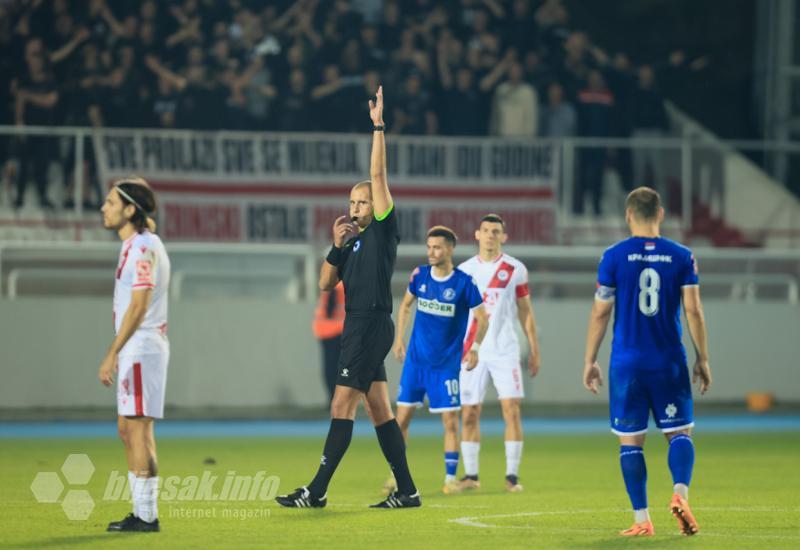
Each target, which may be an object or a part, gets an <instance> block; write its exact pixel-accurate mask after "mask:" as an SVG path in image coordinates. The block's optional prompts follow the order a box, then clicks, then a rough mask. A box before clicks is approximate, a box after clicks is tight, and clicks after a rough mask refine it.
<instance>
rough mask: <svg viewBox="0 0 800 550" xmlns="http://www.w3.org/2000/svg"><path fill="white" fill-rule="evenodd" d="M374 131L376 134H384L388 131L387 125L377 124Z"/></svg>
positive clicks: (373, 128)
mask: <svg viewBox="0 0 800 550" xmlns="http://www.w3.org/2000/svg"><path fill="white" fill-rule="evenodd" d="M372 130H373V131H375V132H383V131H384V130H386V125H385V124H375V125H374V126H373V127H372Z"/></svg>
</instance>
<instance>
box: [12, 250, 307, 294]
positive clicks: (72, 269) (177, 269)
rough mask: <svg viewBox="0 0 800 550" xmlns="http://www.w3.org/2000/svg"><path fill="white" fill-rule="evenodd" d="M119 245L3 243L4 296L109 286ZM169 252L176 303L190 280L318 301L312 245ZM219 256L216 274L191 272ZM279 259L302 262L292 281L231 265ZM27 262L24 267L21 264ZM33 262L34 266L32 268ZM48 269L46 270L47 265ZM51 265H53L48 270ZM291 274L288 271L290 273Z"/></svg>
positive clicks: (273, 272)
mask: <svg viewBox="0 0 800 550" xmlns="http://www.w3.org/2000/svg"><path fill="white" fill-rule="evenodd" d="M119 247H120V245H119V244H118V243H115V242H108V243H98V242H0V283H2V282H4V283H5V284H4V285H3V284H0V290H2V292H0V297H2V296H5V297H7V298H9V299H12V300H13V299H16V298H18V297H19V296H20V295H21V292H20V286H21V284H22V283H23V282H30V281H39V282H42V283H44V284H47V283H48V282H55V281H61V282H76V283H77V282H81V283H82V284H85V283H87V282H92V281H95V282H97V283H98V284H103V283H108V282H109V281H110V279H109V277H110V273H111V270H112V269H113V266H114V265H115V262H116V260H117V257H118V254H119ZM167 252H168V253H169V254H170V258H171V261H172V264H173V273H172V277H171V282H170V286H171V288H170V290H171V293H172V297H173V299H181V298H182V296H183V294H184V287H185V285H186V281H187V280H197V281H234V282H243V283H253V282H254V281H255V282H257V281H263V282H264V283H266V284H272V285H278V284H282V285H283V286H284V287H285V289H286V294H285V297H286V298H287V299H289V300H292V301H296V300H308V299H312V300H313V299H316V295H317V281H318V269H319V264H320V262H321V259H320V256H319V253H318V252H317V250H316V249H315V248H314V247H313V246H311V245H288V244H264V245H259V244H242V243H230V244H215V243H167ZM208 255H213V256H219V263H220V265H219V267H215V268H213V269H208V268H203V267H199V268H198V267H192V266H186V265H182V264H186V263H191V262H187V260H191V259H192V258H193V257H194V258H197V257H201V256H202V257H207V256H208ZM237 257H238V258H248V257H249V258H258V257H262V258H266V257H275V261H276V262H297V263H299V264H300V265H299V269H298V268H297V267H298V266H295V269H291V270H289V271H290V276H289V278H288V279H287V278H286V276H285V274H283V273H278V272H277V271H276V270H265V269H262V268H259V267H251V268H242V269H236V268H231V267H229V266H228V265H227V264H228V263H229V262H230V261H231V259H234V258H237ZM87 262H95V263H98V264H100V263H102V264H103V266H107V267H103V266H98V267H96V268H94V267H88V268H87V267H85V264H86V263H87ZM19 263H22V264H23V266H22V267H20V266H18V265H16V264H19ZM31 263H34V264H35V265H36V266H35V267H30V266H28V265H27V264H31ZM43 264H44V265H43ZM46 264H50V266H49V267H48V266H47V265H46ZM286 271H287V270H285V269H284V270H283V272H284V273H285V272H286Z"/></svg>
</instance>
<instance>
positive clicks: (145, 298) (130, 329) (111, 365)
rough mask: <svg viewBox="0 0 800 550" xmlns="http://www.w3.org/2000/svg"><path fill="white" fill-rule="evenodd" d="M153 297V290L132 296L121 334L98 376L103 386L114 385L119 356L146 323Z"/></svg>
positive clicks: (120, 329) (102, 364) (148, 289)
mask: <svg viewBox="0 0 800 550" xmlns="http://www.w3.org/2000/svg"><path fill="white" fill-rule="evenodd" d="M152 297H153V289H151V288H146V289H142V290H135V291H134V292H133V293H132V294H131V303H130V305H129V306H128V309H127V311H125V316H124V317H123V318H122V325H121V326H120V327H119V332H118V333H117V336H116V337H115V338H114V341H113V342H112V343H111V347H109V348H108V352H106V356H105V357H104V358H103V362H102V363H100V371H99V372H98V374H97V376H98V378H99V379H100V382H102V383H103V385H105V386H110V385H111V384H113V383H114V373H115V372H116V370H117V354H119V352H120V351H121V350H122V348H123V347H125V344H126V343H127V342H128V340H129V339H130V337H131V336H133V333H134V332H136V331H137V330H138V329H139V326H140V325H141V324H142V321H144V317H145V314H146V313H147V307H148V306H149V305H150V300H151V298H152Z"/></svg>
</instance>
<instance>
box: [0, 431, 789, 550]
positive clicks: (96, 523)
mask: <svg viewBox="0 0 800 550" xmlns="http://www.w3.org/2000/svg"><path fill="white" fill-rule="evenodd" d="M412 430H413V428H412ZM695 441H696V447H697V465H696V468H695V474H694V480H693V485H692V492H691V497H692V499H691V501H692V503H693V509H694V511H695V514H696V516H697V518H698V521H699V522H700V526H701V533H700V534H699V535H697V536H696V537H692V538H691V539H688V538H685V537H680V536H679V535H678V534H677V528H676V524H675V522H674V520H673V518H672V517H671V516H670V515H669V512H668V510H667V503H668V501H669V498H670V496H671V480H670V477H669V472H668V470H667V467H666V444H665V443H664V441H663V440H662V439H661V438H660V437H654V436H651V439H650V441H649V442H648V445H647V446H646V453H647V459H648V470H649V482H648V488H649V496H650V509H651V514H652V516H653V521H654V523H655V527H656V536H655V537H653V538H652V539H647V540H643V539H637V540H630V539H622V538H620V537H618V536H617V535H616V533H617V531H618V530H619V529H621V528H625V527H628V526H629V524H630V523H631V514H630V513H629V511H628V506H629V505H628V500H627V495H626V494H625V491H624V488H623V484H622V480H621V476H620V474H619V467H618V459H617V452H618V451H617V444H616V441H615V439H614V438H613V437H611V436H572V435H570V436H566V435H565V436H529V437H527V439H526V442H525V445H526V446H525V453H524V457H523V464H522V469H521V472H520V474H521V479H522V483H523V484H524V486H525V491H524V492H522V493H519V494H507V493H505V492H504V491H503V475H504V473H505V472H504V457H503V446H502V441H501V439H500V438H498V437H492V438H487V439H485V440H484V442H483V444H482V451H481V482H482V485H483V487H482V488H481V489H480V490H479V491H476V492H473V493H469V494H462V495H455V496H445V495H443V494H441V492H440V489H441V482H442V477H443V465H442V453H441V442H440V439H439V438H435V437H425V438H416V439H415V438H413V431H412V440H411V444H410V447H409V460H410V464H411V467H412V472H413V473H414V476H415V478H416V482H417V485H418V487H419V488H420V491H421V493H422V495H423V507H422V508H420V509H415V510H394V511H390V510H370V509H368V508H367V505H368V504H371V503H373V502H376V501H378V500H380V498H381V493H380V488H381V485H382V483H383V481H384V480H385V478H386V476H387V467H386V465H385V462H384V460H383V457H382V455H381V453H380V450H379V448H378V445H377V442H376V441H375V440H374V439H372V438H369V437H360V438H355V439H354V440H353V444H352V446H351V447H350V450H349V452H348V454H347V456H346V457H345V459H344V461H343V462H342V464H341V466H340V468H339V470H338V472H337V475H336V477H335V478H334V480H333V483H332V484H331V487H330V491H329V493H328V497H329V498H328V500H329V506H328V507H327V508H326V509H324V510H288V509H283V508H279V507H278V506H277V505H276V504H275V503H274V502H271V501H260V500H255V501H241V502H240V501H235V502H231V501H225V502H221V501H196V500H190V501H186V500H173V501H170V502H167V501H162V502H161V503H160V510H159V512H160V514H159V515H160V519H161V523H162V532H161V533H159V534H118V533H117V534H112V533H105V532H104V530H105V526H106V524H107V522H108V521H110V520H116V519H119V518H121V517H122V516H124V515H125V514H127V513H128V511H129V509H130V508H129V504H128V503H127V502H125V501H122V500H116V501H103V500H102V499H103V495H104V491H105V488H106V484H107V482H108V478H109V474H110V472H111V471H112V470H120V471H122V474H123V475H124V474H125V466H124V462H123V453H122V448H121V444H120V443H119V442H118V441H115V440H112V439H86V440H83V439H74V440H66V439H65V440H14V439H6V440H2V444H1V445H0V487H2V493H0V494H2V500H0V525H2V535H0V546H4V547H14V548H56V547H64V548H142V542H143V540H144V541H146V544H147V545H148V546H153V547H195V548H210V547H237V548H247V547H253V548H256V547H259V548H263V547H271V548H289V547H292V548H295V547H303V548H325V549H327V548H360V547H363V548H366V547H368V546H370V547H380V548H406V549H408V548H431V547H439V548H443V547H445V546H446V547H450V548H488V547H490V546H491V547H501V548H502V547H508V548H522V547H526V548H530V547H536V548H556V547H584V548H585V547H592V548H618V547H623V546H633V545H637V546H640V545H645V546H647V547H676V546H678V545H686V546H687V547H689V546H691V547H697V548H726V549H730V548H755V547H771V548H798V547H800V474H798V471H799V469H798V465H800V461H798V458H800V452H799V451H800V438H798V437H797V434H796V433H786V434H762V435H758V434H745V435H722V434H714V435H700V436H698V437H697V438H696V440H695ZM159 445H160V446H159V462H160V467H161V475H162V477H165V476H171V475H177V476H192V475H196V476H200V475H201V474H202V473H203V471H205V470H209V471H210V472H211V473H212V474H215V475H218V476H219V477H220V478H224V477H225V476H226V473H227V472H228V471H229V470H235V471H236V472H237V474H239V475H251V476H252V475H255V473H256V472H257V471H259V470H263V471H265V472H266V474H267V475H268V476H272V475H274V476H278V477H279V478H280V492H281V493H283V492H286V491H290V490H292V489H294V488H295V487H296V486H298V485H302V484H304V483H306V482H307V481H308V480H309V479H310V478H311V476H312V474H313V472H314V470H315V465H316V463H317V461H318V458H319V454H320V452H321V446H322V439H321V438H319V439H317V438H314V439H306V438H291V439H256V438H237V439H232V438H231V439H228V438H224V439H213V440H207V439H163V440H162V441H160V442H159ZM70 453H86V454H88V455H89V457H90V458H91V460H92V461H93V463H94V465H95V467H96V471H95V473H94V475H93V476H92V477H91V480H90V482H89V483H88V485H85V486H81V487H77V488H79V489H87V490H88V491H89V494H90V495H91V496H92V499H93V500H94V501H95V502H96V503H97V505H96V507H95V508H94V509H93V511H92V512H91V515H90V516H89V518H88V519H87V520H85V521H71V520H69V519H67V518H66V516H65V514H64V511H63V510H62V506H61V505H60V504H58V503H39V502H37V501H36V499H35V498H34V496H33V493H32V491H31V488H30V485H31V481H32V480H33V479H34V477H35V476H36V474H37V473H38V472H42V471H58V470H59V468H60V467H61V465H62V463H63V462H64V459H65V457H66V456H67V455H68V454H70ZM209 457H213V459H214V460H215V461H216V463H215V464H213V465H206V464H204V460H205V459H207V458H209ZM62 478H63V476H62ZM219 483H220V485H221V483H222V482H221V481H220V482H219ZM220 485H217V486H216V487H219V486H220ZM71 488H76V486H72V487H71ZM178 494H180V493H178ZM63 498H64V495H63V494H62V495H61V497H60V499H59V502H60V501H61V500H63ZM197 515H210V516H211V517H210V518H208V519H199V518H198V517H196V516H197Z"/></svg>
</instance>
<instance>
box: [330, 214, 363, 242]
mask: <svg viewBox="0 0 800 550" xmlns="http://www.w3.org/2000/svg"><path fill="white" fill-rule="evenodd" d="M357 234H358V227H357V226H356V224H354V223H352V222H350V218H349V217H347V216H339V217H338V218H336V221H335V222H334V223H333V244H334V246H336V248H342V247H343V246H344V243H346V242H347V239H349V238H350V237H352V236H353V235H357Z"/></svg>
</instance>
